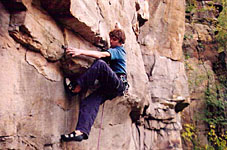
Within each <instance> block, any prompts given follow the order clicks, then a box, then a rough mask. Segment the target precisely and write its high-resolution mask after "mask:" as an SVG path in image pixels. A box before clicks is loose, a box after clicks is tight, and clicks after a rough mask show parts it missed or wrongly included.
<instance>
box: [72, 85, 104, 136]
mask: <svg viewBox="0 0 227 150" xmlns="http://www.w3.org/2000/svg"><path fill="white" fill-rule="evenodd" d="M105 100H106V97H105V96H104V95H103V94H102V93H101V91H100V89H98V90H97V91H95V92H93V93H92V94H91V95H89V96H88V97H86V98H85V99H83V100H82V101H81V104H80V111H79V118H78V123H77V127H76V130H77V131H78V130H79V131H80V132H82V133H84V134H86V135H87V137H88V135H89V133H90V130H91V127H92V125H93V123H94V120H95V118H96V116H97V113H98V110H99V106H100V104H102V103H103V102H104V101H105Z"/></svg>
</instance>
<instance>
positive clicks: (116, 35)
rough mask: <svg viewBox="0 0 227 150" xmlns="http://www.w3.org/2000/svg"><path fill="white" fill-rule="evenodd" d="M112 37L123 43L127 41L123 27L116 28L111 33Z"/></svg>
mask: <svg viewBox="0 0 227 150" xmlns="http://www.w3.org/2000/svg"><path fill="white" fill-rule="evenodd" d="M109 36H110V38H116V39H118V40H119V42H120V43H121V44H124V43H125V39H126V37H125V32H124V31H123V30H121V29H114V30H112V31H110V33H109Z"/></svg>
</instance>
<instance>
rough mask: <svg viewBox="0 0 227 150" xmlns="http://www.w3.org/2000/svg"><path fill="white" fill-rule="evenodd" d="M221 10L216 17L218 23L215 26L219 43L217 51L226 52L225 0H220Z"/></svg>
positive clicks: (226, 20)
mask: <svg viewBox="0 0 227 150" xmlns="http://www.w3.org/2000/svg"><path fill="white" fill-rule="evenodd" d="M220 1H221V4H222V6H223V10H222V12H221V13H220V15H219V17H218V24H217V27H216V32H217V35H216V40H217V42H218V44H219V49H218V52H219V53H220V52H223V51H225V52H226V49H227V1H226V0H220Z"/></svg>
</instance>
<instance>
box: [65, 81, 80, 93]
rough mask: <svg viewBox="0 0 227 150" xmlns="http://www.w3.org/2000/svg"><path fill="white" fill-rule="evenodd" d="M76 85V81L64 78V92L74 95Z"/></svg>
mask: <svg viewBox="0 0 227 150" xmlns="http://www.w3.org/2000/svg"><path fill="white" fill-rule="evenodd" d="M76 85H77V83H76V82H73V81H70V79H69V78H64V87H65V90H66V93H67V94H69V95H70V96H75V95H77V94H78V93H74V92H73V90H74V89H75V87H76Z"/></svg>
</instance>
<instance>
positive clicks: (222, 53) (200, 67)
mask: <svg viewBox="0 0 227 150" xmlns="http://www.w3.org/2000/svg"><path fill="white" fill-rule="evenodd" d="M186 2H187V5H186V25H185V27H186V30H185V36H184V42H183V52H184V55H185V68H186V72H187V76H188V83H189V92H190V98H191V103H190V105H189V107H188V108H186V109H185V110H184V111H183V113H182V122H183V130H182V139H183V140H182V141H183V142H182V143H183V149H185V150H191V149H197V150H203V149H212V150H214V149H215V150H225V149H227V111H226V110H227V79H226V77H227V66H226V63H227V57H226V56H227V55H226V54H227V49H226V48H227V1H226V0H212V1H210V0H203V1H200V0H187V1H186Z"/></svg>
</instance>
